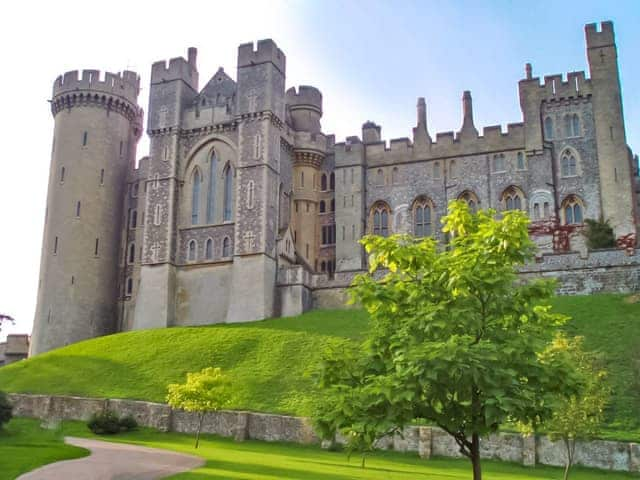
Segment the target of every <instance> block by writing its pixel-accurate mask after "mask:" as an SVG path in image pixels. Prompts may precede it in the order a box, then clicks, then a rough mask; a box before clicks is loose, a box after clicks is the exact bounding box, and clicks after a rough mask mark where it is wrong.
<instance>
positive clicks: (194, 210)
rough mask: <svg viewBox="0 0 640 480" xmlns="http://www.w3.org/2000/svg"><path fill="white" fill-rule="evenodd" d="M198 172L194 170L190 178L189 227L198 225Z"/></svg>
mask: <svg viewBox="0 0 640 480" xmlns="http://www.w3.org/2000/svg"><path fill="white" fill-rule="evenodd" d="M201 183H202V177H201V176H200V170H199V169H198V168H196V169H194V171H193V175H192V177H191V225H198V223H199V217H200V184H201Z"/></svg>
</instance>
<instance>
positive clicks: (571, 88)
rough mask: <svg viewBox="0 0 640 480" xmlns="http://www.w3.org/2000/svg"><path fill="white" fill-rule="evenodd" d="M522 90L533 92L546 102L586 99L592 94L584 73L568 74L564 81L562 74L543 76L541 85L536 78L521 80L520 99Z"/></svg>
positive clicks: (588, 80)
mask: <svg viewBox="0 0 640 480" xmlns="http://www.w3.org/2000/svg"><path fill="white" fill-rule="evenodd" d="M523 89H526V90H529V91H533V92H535V95H536V96H538V98H540V100H547V101H552V100H560V99H566V98H573V97H586V96H588V95H591V93H592V86H591V80H590V79H588V78H587V77H586V75H585V73H584V71H580V72H569V73H567V75H566V80H565V79H564V78H563V75H562V74H555V75H545V76H544V81H543V83H542V84H541V83H540V79H539V78H537V77H535V78H531V79H525V80H521V81H520V90H521V93H520V95H521V97H522V94H523V91H522V90H523Z"/></svg>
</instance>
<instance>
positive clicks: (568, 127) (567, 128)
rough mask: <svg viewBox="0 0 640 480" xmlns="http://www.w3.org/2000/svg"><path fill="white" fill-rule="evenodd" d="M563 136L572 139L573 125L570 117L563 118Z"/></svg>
mask: <svg viewBox="0 0 640 480" xmlns="http://www.w3.org/2000/svg"><path fill="white" fill-rule="evenodd" d="M564 136H565V137H573V123H572V120H571V115H565V116H564Z"/></svg>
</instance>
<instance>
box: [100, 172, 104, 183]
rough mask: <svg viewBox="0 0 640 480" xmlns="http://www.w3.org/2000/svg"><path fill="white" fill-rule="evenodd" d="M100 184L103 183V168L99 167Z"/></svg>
mask: <svg viewBox="0 0 640 480" xmlns="http://www.w3.org/2000/svg"><path fill="white" fill-rule="evenodd" d="M100 185H104V168H102V169H100Z"/></svg>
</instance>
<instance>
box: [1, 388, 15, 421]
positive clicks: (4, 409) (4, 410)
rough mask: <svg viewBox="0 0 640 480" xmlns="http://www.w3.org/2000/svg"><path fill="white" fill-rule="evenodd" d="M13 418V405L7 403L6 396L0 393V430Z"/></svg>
mask: <svg viewBox="0 0 640 480" xmlns="http://www.w3.org/2000/svg"><path fill="white" fill-rule="evenodd" d="M11 417H13V405H11V403H9V399H8V398H7V394H6V393H4V392H2V391H0V430H2V426H3V425H4V424H5V423H9V420H11Z"/></svg>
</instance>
